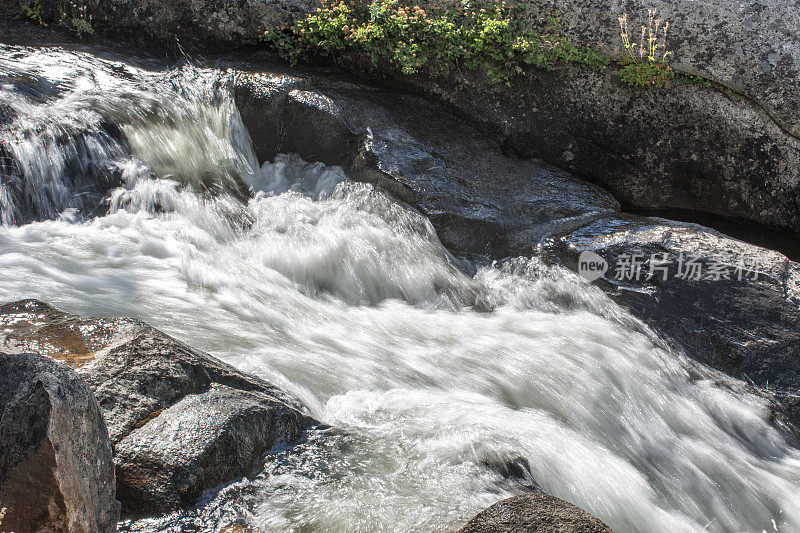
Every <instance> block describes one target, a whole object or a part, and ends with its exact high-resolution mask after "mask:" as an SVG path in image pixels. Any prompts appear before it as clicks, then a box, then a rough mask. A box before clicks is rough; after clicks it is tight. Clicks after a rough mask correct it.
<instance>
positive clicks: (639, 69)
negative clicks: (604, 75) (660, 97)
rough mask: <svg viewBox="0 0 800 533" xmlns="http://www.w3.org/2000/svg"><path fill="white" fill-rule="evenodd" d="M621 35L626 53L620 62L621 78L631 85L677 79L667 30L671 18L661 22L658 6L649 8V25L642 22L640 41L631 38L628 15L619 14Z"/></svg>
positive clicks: (659, 83) (664, 82) (652, 83)
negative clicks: (662, 23) (670, 60)
mask: <svg viewBox="0 0 800 533" xmlns="http://www.w3.org/2000/svg"><path fill="white" fill-rule="evenodd" d="M619 28H620V37H621V38H622V47H623V50H624V52H623V56H622V58H620V60H619V63H620V65H621V68H620V76H621V78H622V81H623V82H625V83H627V84H628V85H634V86H647V85H656V86H658V85H669V84H671V83H672V81H673V80H674V79H675V72H674V71H673V70H672V67H670V66H669V57H670V56H671V55H672V52H669V51H668V50H667V31H668V30H669V22H666V21H665V22H664V25H663V26H662V25H661V19H659V18H657V10H656V9H655V8H654V9H650V10H649V11H648V21H647V25H646V26H645V25H642V31H641V36H640V39H639V42H638V43H636V42H631V38H630V34H629V32H628V15H627V14H624V15H622V16H621V17H619Z"/></svg>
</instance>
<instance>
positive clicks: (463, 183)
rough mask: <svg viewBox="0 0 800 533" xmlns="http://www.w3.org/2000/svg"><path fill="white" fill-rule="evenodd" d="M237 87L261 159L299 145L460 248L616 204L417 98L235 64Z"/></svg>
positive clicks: (522, 238)
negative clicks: (411, 211) (404, 205)
mask: <svg viewBox="0 0 800 533" xmlns="http://www.w3.org/2000/svg"><path fill="white" fill-rule="evenodd" d="M233 86H234V94H235V98H236V102H237V104H238V105H239V107H240V110H241V112H242V118H243V120H244V122H245V124H246V125H247V126H248V129H249V131H250V132H251V135H252V137H253V139H254V142H255V146H256V150H257V153H258V154H259V157H260V158H261V159H262V160H263V159H268V158H270V157H272V156H274V154H276V153H279V152H295V153H297V154H299V155H300V156H301V157H303V158H304V159H308V160H316V161H323V162H325V163H328V164H334V165H341V166H343V167H344V168H345V170H346V171H347V172H348V174H349V175H350V176H351V177H352V178H353V179H356V180H360V181H367V182H371V183H374V184H375V185H377V186H378V187H380V188H382V189H384V190H386V191H387V192H389V193H391V194H392V195H394V196H395V197H397V198H398V199H400V200H403V201H406V202H408V203H411V204H412V205H414V206H415V207H416V208H418V209H419V210H420V211H421V212H422V213H423V214H425V215H426V216H427V217H429V218H430V219H431V220H432V221H433V222H434V225H436V227H437V230H438V233H439V237H440V239H441V240H442V242H443V243H444V244H446V245H447V246H448V247H450V248H451V249H453V250H455V251H458V252H469V253H489V254H492V255H494V256H504V255H508V254H509V253H518V252H520V251H522V250H528V249H530V247H531V244H530V243H532V242H533V243H535V242H537V241H538V240H539V239H541V238H542V237H544V236H546V235H549V234H550V233H552V231H554V229H555V228H559V227H563V226H564V225H565V224H566V225H570V226H572V225H575V224H576V223H578V222H577V221H579V220H586V219H590V218H591V217H594V216H597V215H599V214H603V213H612V212H615V211H617V210H618V209H619V204H618V203H617V202H616V200H614V198H613V197H611V195H609V194H608V193H606V192H605V191H603V190H602V189H600V188H598V187H596V186H593V185H590V184H587V183H585V182H582V181H580V180H577V179H575V178H573V177H571V176H570V175H569V174H567V173H566V172H563V171H561V170H558V169H556V168H554V167H552V166H550V165H548V164H546V163H543V162H541V161H537V160H524V161H520V160H519V159H517V158H515V157H513V156H512V157H509V156H507V155H505V154H503V152H502V148H501V144H500V141H499V139H497V138H493V137H491V136H487V135H485V134H483V133H481V132H480V131H479V130H478V129H477V128H475V127H473V126H471V125H469V124H466V123H464V122H463V121H459V120H457V119H454V118H453V117H452V116H450V115H449V114H448V113H447V112H445V111H444V110H443V109H442V108H441V107H439V106H437V105H435V104H432V103H430V102H428V101H425V100H423V99H421V98H417V97H413V96H408V95H402V94H398V93H394V92H391V91H386V90H382V89H377V88H374V87H368V86H364V85H357V84H352V83H348V82H343V81H339V80H337V79H336V78H333V77H329V76H324V75H320V74H318V73H317V74H314V73H309V74H307V75H304V76H302V75H298V76H295V77H294V78H293V79H292V78H290V77H288V76H286V75H279V74H275V75H270V74H263V73H262V74H259V73H252V74H247V73H243V72H239V73H237V74H235V75H234V77H233ZM281 108H283V110H282V111H281ZM260 109H265V110H266V111H265V112H260ZM274 132H280V135H275V134H274Z"/></svg>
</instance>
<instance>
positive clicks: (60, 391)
mask: <svg viewBox="0 0 800 533" xmlns="http://www.w3.org/2000/svg"><path fill="white" fill-rule="evenodd" d="M114 487H115V483H114V463H113V461H112V456H111V443H110V442H109V439H108V432H107V431H106V425H105V422H104V421H103V417H102V415H101V412H100V408H99V406H98V405H97V401H96V400H95V399H94V397H93V396H92V393H91V390H90V389H89V388H88V387H87V385H86V383H85V382H84V381H83V380H82V379H80V378H79V377H78V376H77V375H76V374H75V372H74V371H72V370H71V369H69V368H68V367H67V366H65V365H63V364H61V363H57V362H56V361H54V360H52V359H50V358H48V357H44V356H40V355H36V354H6V353H0V508H3V507H4V508H6V513H5V516H4V517H3V519H2V522H3V528H4V529H5V530H7V531H17V532H19V533H25V532H29V531H31V532H32V531H54V532H67V531H70V532H72V531H87V532H95V531H115V530H116V524H117V520H118V518H119V502H117V501H116V500H115V498H114V493H115V492H114V491H115V489H114Z"/></svg>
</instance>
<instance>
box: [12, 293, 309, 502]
mask: <svg viewBox="0 0 800 533" xmlns="http://www.w3.org/2000/svg"><path fill="white" fill-rule="evenodd" d="M33 349H38V350H41V351H42V352H43V353H44V354H45V355H48V356H50V357H52V358H54V359H58V360H61V361H64V362H66V363H67V364H70V365H71V366H73V367H74V368H75V370H76V372H77V373H78V374H79V375H80V376H82V377H83V378H84V379H85V380H86V382H87V383H88V385H89V387H90V389H91V390H92V392H93V393H94V395H95V396H96V397H97V401H98V402H99V405H100V408H101V409H102V414H103V416H104V417H105V419H106V423H107V424H108V428H109V434H110V436H111V442H112V443H113V444H114V445H115V458H116V464H117V470H118V472H119V474H118V476H117V495H118V498H119V500H120V501H121V502H122V512H123V515H125V516H130V515H145V514H157V513H161V512H166V511H168V510H172V509H173V508H175V507H176V506H182V505H188V504H189V503H191V501H192V499H193V498H194V497H196V496H197V495H199V494H200V493H201V492H202V491H203V490H204V489H207V488H210V487H213V486H215V485H218V484H220V483H222V482H224V481H227V480H230V479H232V478H234V477H238V476H241V475H244V474H246V473H249V472H250V470H251V469H252V468H253V465H254V463H255V461H256V460H257V459H258V458H259V457H261V456H262V455H263V454H264V453H265V452H266V451H267V450H269V449H270V448H271V447H273V446H274V445H275V444H277V443H291V442H293V441H295V440H297V439H298V438H299V437H300V436H301V434H302V431H303V430H304V429H305V428H306V427H308V426H310V425H313V424H316V421H314V420H313V419H311V418H310V417H308V416H306V415H304V414H303V411H304V408H303V406H302V405H301V404H300V403H299V402H298V401H297V400H296V399H294V398H292V397H290V396H289V395H287V394H285V393H284V392H282V391H281V390H279V389H277V388H276V387H274V386H272V385H271V384H269V383H267V382H265V381H263V380H261V379H259V378H256V377H255V376H250V375H247V374H244V373H242V372H239V371H237V370H236V369H235V368H233V367H231V366H230V365H227V364H225V363H223V362H222V361H220V360H218V359H216V358H214V357H211V356H210V355H208V354H206V353H203V352H200V351H198V350H194V349H192V348H190V347H188V346H186V345H185V344H183V343H181V342H178V341H177V340H175V339H173V338H172V337H170V336H168V335H166V334H164V333H162V332H160V331H158V330H156V329H154V328H152V327H150V326H148V325H147V324H145V323H143V322H140V321H138V320H133V319H128V318H92V317H81V316H77V315H70V314H68V313H64V312H62V311H59V310H58V309H55V308H53V307H52V306H50V305H48V304H45V303H43V302H40V301H37V300H22V301H18V302H12V303H8V304H5V305H3V306H0V350H5V351H9V352H14V353H24V352H25V351H30V350H33ZM154 435H158V438H155V437H154ZM190 442H191V446H192V448H191V450H192V453H193V455H186V453H187V450H188V449H189V448H187V446H188V443H190ZM129 463H130V464H129ZM179 489H181V490H179Z"/></svg>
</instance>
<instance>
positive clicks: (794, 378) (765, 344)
mask: <svg viewBox="0 0 800 533" xmlns="http://www.w3.org/2000/svg"><path fill="white" fill-rule="evenodd" d="M551 251H552V252H554V254H555V255H556V256H558V257H559V258H560V259H561V260H562V261H563V263H564V264H566V265H567V266H569V267H570V268H573V269H577V266H578V258H579V255H580V254H581V253H582V252H585V251H592V252H595V253H597V254H598V255H600V256H601V257H603V258H604V259H605V260H606V261H607V262H608V265H609V270H608V271H607V272H606V274H605V275H604V276H603V277H602V278H600V279H598V280H597V281H596V283H597V284H598V285H599V286H601V287H602V288H603V289H605V290H606V291H607V292H608V293H609V294H610V295H611V296H612V297H613V298H614V299H615V300H616V301H618V302H620V303H622V304H623V305H624V306H626V307H628V308H629V309H630V310H631V311H632V312H633V313H634V314H635V315H636V316H638V317H640V318H642V319H643V320H644V321H646V322H647V323H648V324H650V325H651V326H653V327H654V328H655V329H656V330H657V331H659V332H660V333H662V334H663V335H664V336H665V337H666V338H667V339H668V340H670V341H671V342H672V343H673V344H674V345H676V346H678V347H679V348H681V349H683V350H684V351H685V352H686V353H687V354H688V355H689V356H690V357H692V358H693V359H696V360H698V361H700V362H702V363H704V364H707V365H709V366H712V367H714V368H717V369H719V370H722V371H723V372H725V373H727V374H729V375H732V376H735V377H737V378H740V379H742V380H744V381H746V382H749V383H752V384H754V385H756V386H757V387H758V388H759V389H760V390H761V391H762V392H764V393H766V394H767V395H768V396H769V397H771V398H772V399H773V400H775V402H776V404H777V406H778V410H777V411H776V413H775V414H776V415H777V416H778V418H779V420H783V419H785V420H787V421H789V422H790V423H792V424H794V425H796V426H798V427H800V398H798V397H797V391H798V389H800V329H798V327H797V325H798V324H800V265H798V264H797V263H795V262H793V261H790V260H788V259H787V258H786V257H784V256H783V255H782V254H780V253H778V252H774V251H771V250H766V249H764V248H760V247H758V246H754V245H751V244H747V243H744V242H742V241H738V240H735V239H732V238H730V237H727V236H725V235H723V234H720V233H718V232H716V231H713V230H710V229H708V228H705V227H702V226H698V225H694V224H683V223H679V222H673V221H669V220H664V219H657V218H645V217H637V216H632V215H615V216H612V217H605V218H600V219H598V220H596V221H594V222H593V223H591V224H589V225H587V226H584V227H581V228H579V229H576V230H574V231H571V232H568V233H567V234H565V235H563V236H560V237H557V238H555V239H553V241H552V248H551ZM634 254H637V255H638V256H639V258H638V259H636V260H635V263H636V264H637V265H640V269H639V270H638V271H639V275H638V279H637V276H636V273H635V271H636V268H628V267H626V266H624V265H631V264H634V261H633V260H629V258H632V257H633V255H634ZM653 254H657V255H656V256H655V257H654V256H653ZM651 259H655V261H651ZM659 261H665V262H664V263H659ZM695 265H696V266H695ZM715 265H716V266H715ZM681 274H683V276H681ZM648 278H649V279H648Z"/></svg>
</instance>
